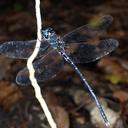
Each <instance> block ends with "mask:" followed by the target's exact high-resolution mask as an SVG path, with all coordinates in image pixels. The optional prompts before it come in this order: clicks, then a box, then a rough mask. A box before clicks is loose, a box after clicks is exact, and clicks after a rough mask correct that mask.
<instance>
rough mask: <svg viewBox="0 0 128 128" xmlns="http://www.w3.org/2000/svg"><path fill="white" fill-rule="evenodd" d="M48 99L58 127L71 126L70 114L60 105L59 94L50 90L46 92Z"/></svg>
mask: <svg viewBox="0 0 128 128" xmlns="http://www.w3.org/2000/svg"><path fill="white" fill-rule="evenodd" d="M46 101H47V104H48V107H49V109H50V110H51V113H52V114H53V117H54V119H55V122H56V123H57V126H58V128H69V127H70V123H69V115H68V113H67V112H66V110H65V109H64V108H63V107H62V106H60V105H59V103H58V98H57V96H56V95H54V94H53V93H50V92H48V93H46Z"/></svg>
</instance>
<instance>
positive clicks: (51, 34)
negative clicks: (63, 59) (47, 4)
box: [42, 28, 60, 49]
mask: <svg viewBox="0 0 128 128" xmlns="http://www.w3.org/2000/svg"><path fill="white" fill-rule="evenodd" d="M42 36H43V38H44V40H46V41H47V42H48V43H49V44H51V46H52V47H53V48H55V49H57V48H58V47H59V42H60V41H59V40H60V37H59V36H57V34H56V33H55V31H54V30H53V29H52V28H47V29H45V30H42Z"/></svg>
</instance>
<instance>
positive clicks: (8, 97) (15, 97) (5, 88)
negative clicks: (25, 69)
mask: <svg viewBox="0 0 128 128" xmlns="http://www.w3.org/2000/svg"><path fill="white" fill-rule="evenodd" d="M22 97H23V96H22V93H21V91H20V90H19V89H18V88H17V87H16V86H14V85H11V84H10V83H9V82H4V81H1V82H0V105H2V106H3V107H4V108H5V109H9V108H10V107H11V106H13V105H14V104H15V103H17V102H18V101H20V100H21V98H22Z"/></svg>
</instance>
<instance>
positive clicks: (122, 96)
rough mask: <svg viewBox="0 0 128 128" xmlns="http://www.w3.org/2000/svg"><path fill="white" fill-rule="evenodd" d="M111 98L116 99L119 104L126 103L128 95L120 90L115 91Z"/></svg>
mask: <svg viewBox="0 0 128 128" xmlns="http://www.w3.org/2000/svg"><path fill="white" fill-rule="evenodd" d="M113 96H114V97H116V98H118V99H119V100H120V101H121V102H126V101H128V93H127V92H125V91H122V90H119V91H115V92H114V93H113Z"/></svg>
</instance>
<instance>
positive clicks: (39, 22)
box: [27, 0, 57, 128]
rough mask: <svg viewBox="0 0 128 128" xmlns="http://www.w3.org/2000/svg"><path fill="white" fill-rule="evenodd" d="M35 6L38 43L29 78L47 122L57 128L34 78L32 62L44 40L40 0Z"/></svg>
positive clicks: (31, 57) (33, 56) (32, 57)
mask: <svg viewBox="0 0 128 128" xmlns="http://www.w3.org/2000/svg"><path fill="white" fill-rule="evenodd" d="M35 4H36V6H35V8H36V18H37V42H36V46H35V49H34V51H33V53H32V55H31V56H30V57H29V59H28V61H27V67H28V70H29V72H30V75H29V78H30V80H31V84H32V86H33V88H34V91H35V96H36V98H37V100H38V101H39V103H40V105H41V107H42V109H43V110H44V113H45V115H46V117H47V120H48V122H49V124H50V126H51V128H57V126H56V123H55V122H54V120H53V118H52V115H51V113H50V111H49V109H48V107H47V104H46V102H45V100H44V99H43V97H42V95H41V89H40V86H39V85H38V83H37V80H36V78H35V77H34V73H35V70H34V68H33V65H32V62H33V60H34V59H35V58H36V56H37V54H38V51H39V48H40V45H41V41H40V40H41V38H42V37H41V14H40V0H35Z"/></svg>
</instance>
